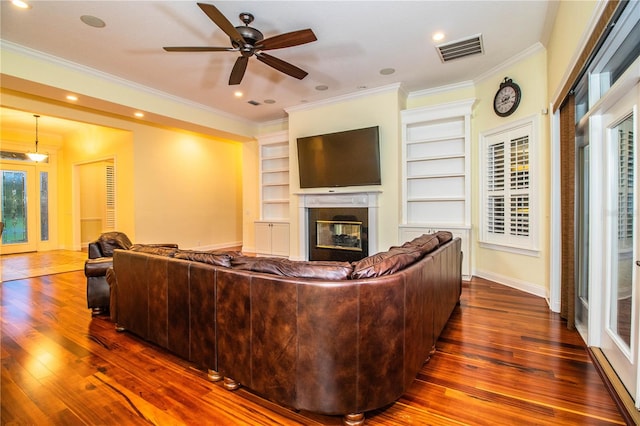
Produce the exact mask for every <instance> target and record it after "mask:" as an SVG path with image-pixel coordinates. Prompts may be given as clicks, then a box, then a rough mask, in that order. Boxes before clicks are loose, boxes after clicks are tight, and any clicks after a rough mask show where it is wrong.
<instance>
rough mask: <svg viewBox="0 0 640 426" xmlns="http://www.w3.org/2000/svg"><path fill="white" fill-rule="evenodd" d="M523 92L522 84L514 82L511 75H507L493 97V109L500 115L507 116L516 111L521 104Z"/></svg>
mask: <svg viewBox="0 0 640 426" xmlns="http://www.w3.org/2000/svg"><path fill="white" fill-rule="evenodd" d="M521 95H522V92H521V91H520V86H518V85H517V84H516V83H514V82H513V80H511V79H510V78H509V77H505V78H504V81H503V82H502V83H500V88H499V89H498V92H497V93H496V96H495V98H493V110H494V111H495V112H496V114H497V115H499V116H500V117H507V116H509V115H511V114H513V113H514V111H515V110H516V109H517V108H518V105H520V97H521Z"/></svg>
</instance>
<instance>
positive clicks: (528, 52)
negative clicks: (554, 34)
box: [473, 42, 545, 84]
mask: <svg viewBox="0 0 640 426" xmlns="http://www.w3.org/2000/svg"><path fill="white" fill-rule="evenodd" d="M544 49H545V47H544V46H543V45H542V43H540V42H536V43H534V44H532V45H531V46H529V47H528V48H527V49H524V50H523V51H522V52H520V53H518V54H517V55H515V56H512V57H510V58H509V59H507V60H506V61H504V62H502V63H501V64H499V65H496V66H495V67H493V68H491V69H490V70H488V71H486V72H484V73H482V74H480V75H479V76H478V77H476V78H475V79H474V80H473V83H474V84H479V83H481V82H482V81H484V80H486V79H488V78H493V77H495V75H496V74H499V73H500V72H501V71H503V70H506V69H507V68H510V67H512V66H514V65H516V64H517V63H519V62H520V61H522V60H524V59H526V58H528V57H529V56H532V55H534V54H536V53H538V52H540V51H541V50H544Z"/></svg>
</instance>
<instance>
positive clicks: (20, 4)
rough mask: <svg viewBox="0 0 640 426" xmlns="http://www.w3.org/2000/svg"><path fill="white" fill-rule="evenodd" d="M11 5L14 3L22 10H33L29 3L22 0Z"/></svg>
mask: <svg viewBox="0 0 640 426" xmlns="http://www.w3.org/2000/svg"><path fill="white" fill-rule="evenodd" d="M11 3H13V5H14V6H15V7H19V8H20V9H31V6H29V3H27V2H25V1H22V0H13V1H12V2H11Z"/></svg>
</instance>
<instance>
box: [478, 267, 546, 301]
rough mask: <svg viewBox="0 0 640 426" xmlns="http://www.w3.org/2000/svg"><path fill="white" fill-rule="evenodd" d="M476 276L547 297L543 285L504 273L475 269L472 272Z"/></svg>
mask: <svg viewBox="0 0 640 426" xmlns="http://www.w3.org/2000/svg"><path fill="white" fill-rule="evenodd" d="M473 275H474V276H476V277H480V278H484V279H486V280H491V281H494V282H496V283H498V284H502V285H506V286H507V287H511V288H515V289H516V290H521V291H524V292H525V293H529V294H533V295H534V296H538V297H542V298H544V299H547V300H548V298H549V295H548V290H547V289H546V288H544V287H540V286H539V285H537V284H534V283H531V282H527V281H522V280H518V279H514V278H512V277H506V276H504V275H500V274H496V273H494V272H488V271H481V270H476V271H475V272H474V274H473Z"/></svg>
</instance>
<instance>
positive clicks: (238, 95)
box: [233, 90, 242, 98]
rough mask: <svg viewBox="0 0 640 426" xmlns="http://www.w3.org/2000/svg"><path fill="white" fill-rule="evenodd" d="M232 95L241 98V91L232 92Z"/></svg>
mask: <svg viewBox="0 0 640 426" xmlns="http://www.w3.org/2000/svg"><path fill="white" fill-rule="evenodd" d="M233 96H235V97H236V98H241V97H242V92H241V91H239V90H238V91H237V92H233Z"/></svg>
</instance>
